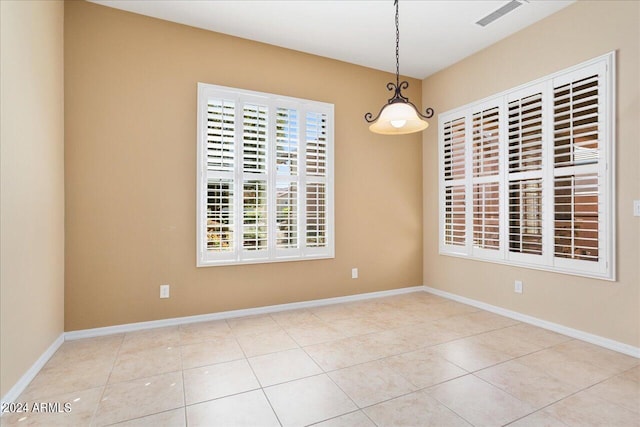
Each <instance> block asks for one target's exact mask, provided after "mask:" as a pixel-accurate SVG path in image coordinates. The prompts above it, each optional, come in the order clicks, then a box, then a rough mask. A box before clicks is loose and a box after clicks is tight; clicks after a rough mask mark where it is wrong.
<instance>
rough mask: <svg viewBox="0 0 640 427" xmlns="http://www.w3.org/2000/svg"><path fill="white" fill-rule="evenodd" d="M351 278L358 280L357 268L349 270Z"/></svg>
mask: <svg viewBox="0 0 640 427" xmlns="http://www.w3.org/2000/svg"><path fill="white" fill-rule="evenodd" d="M351 278H352V279H357V278H358V269H357V268H352V269H351Z"/></svg>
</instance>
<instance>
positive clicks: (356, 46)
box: [89, 0, 574, 79]
mask: <svg viewBox="0 0 640 427" xmlns="http://www.w3.org/2000/svg"><path fill="white" fill-rule="evenodd" d="M89 1H92V2H94V3H98V4H102V5H104V6H109V7H114V8H117V9H122V10H127V11H130V12H134V13H139V14H142V15H148V16H152V17H155V18H160V19H165V20H168V21H173V22H178V23H181V24H186V25H190V26H193V27H199V28H204V29H207V30H211V31H216V32H220V33H225V34H230V35H233V36H237V37H242V38H246V39H250V40H256V41H260V42H264V43H269V44H272V45H276V46H282V47H286V48H289V49H294V50H298V51H302V52H307V53H312V54H315V55H320V56H325V57H328V58H333V59H338V60H341V61H346V62H350V63H353V64H358V65H363V66H366V67H371V68H375V69H378V70H383V71H388V72H392V73H395V21H394V19H395V8H394V6H393V0H340V1H335V0H253V1H249V0H233V1H228V0H188V1H186V0H89ZM520 1H521V3H522V6H520V7H518V8H516V9H515V10H514V11H512V12H510V13H508V14H507V15H505V16H503V17H501V18H499V19H497V20H496V21H494V22H493V23H492V24H489V25H488V26H486V27H484V28H483V27H480V26H479V25H477V24H475V22H476V21H478V20H479V19H481V18H483V17H484V16H486V15H488V14H489V13H491V12H493V11H495V10H496V9H498V8H500V7H502V6H503V5H505V4H506V3H508V2H509V0H501V1H485V0H400V74H403V75H406V76H410V77H415V78H419V79H422V78H425V77H427V76H429V75H431V74H433V73H435V72H437V71H439V70H442V69H444V68H446V67H448V66H449V65H451V64H454V63H456V62H458V61H459V60H461V59H463V58H465V57H467V56H469V55H471V54H473V53H474V52H477V51H479V50H481V49H483V48H485V47H487V46H489V45H491V44H493V43H495V42H497V41H498V40H500V39H502V38H504V37H507V36H508V35H510V34H512V33H515V32H517V31H519V30H520V29H522V28H524V27H527V26H529V25H531V24H533V23H534V22H536V21H538V20H540V19H542V18H545V17H546V16H549V15H551V14H553V13H555V12H557V11H559V10H560V9H562V8H564V7H566V6H568V5H570V4H571V3H573V2H574V0H569V1H565V0H554V1H551V0H529V1H527V0H520Z"/></svg>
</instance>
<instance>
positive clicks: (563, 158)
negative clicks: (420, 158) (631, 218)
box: [439, 52, 615, 280]
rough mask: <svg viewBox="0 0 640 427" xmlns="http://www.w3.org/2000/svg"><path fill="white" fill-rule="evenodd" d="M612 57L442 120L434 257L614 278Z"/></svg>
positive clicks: (574, 68)
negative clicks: (437, 217) (438, 227)
mask: <svg viewBox="0 0 640 427" xmlns="http://www.w3.org/2000/svg"><path fill="white" fill-rule="evenodd" d="M614 59H615V56H614V53H613V52H612V53H609V54H607V55H604V56H602V57H599V58H595V59H593V60H591V61H588V62H585V63H583V64H580V65H578V66H575V67H572V68H571V69H568V70H564V71H561V72H559V73H556V74H553V75H551V76H547V77H545V78H542V79H540V80H537V81H535V82H531V83H528V84H526V85H523V86H520V87H518V88H515V89H512V90H508V91H506V92H503V93H501V94H498V95H496V96H492V97H490V98H487V99H485V100H482V101H478V102H475V103H472V104H470V105H466V106H463V107H461V108H457V109H455V110H452V111H449V112H446V113H443V114H440V116H439V129H440V138H439V146H440V151H439V153H440V159H439V164H440V237H439V239H440V244H439V246H440V253H441V254H444V255H453V256H460V257H467V258H473V259H479V260H486V261H493V262H500V263H506V264H510V265H518V266H523V267H530V268H538V269H544V270H550V271H557V272H563V273H568V274H577V275H583V276H589V277H598V278H604V279H610V280H613V279H615V274H614V273H615V272H614V248H615V242H614V237H615V235H614V211H613V209H614V206H613V201H614V200H615V197H614V185H613V184H614V182H613V177H614V175H613V169H614V168H613V166H614V165H613V159H614V155H613V154H614V153H613V150H614V141H613V123H614V109H613V99H614V98H613V97H614V93H615V90H614V81H613V76H614V75H615V71H614V69H613V66H614Z"/></svg>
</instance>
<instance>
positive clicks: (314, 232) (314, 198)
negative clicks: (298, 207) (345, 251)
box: [305, 112, 327, 248]
mask: <svg viewBox="0 0 640 427" xmlns="http://www.w3.org/2000/svg"><path fill="white" fill-rule="evenodd" d="M305 122H306V135H305V139H306V151H305V168H306V173H307V177H306V208H307V209H306V236H307V238H306V242H307V247H309V248H321V247H324V246H326V244H327V236H326V233H327V210H326V209H327V203H326V201H327V194H326V190H325V187H326V182H327V180H326V178H327V117H326V115H325V114H322V113H316V112H308V113H307V114H306V116H305Z"/></svg>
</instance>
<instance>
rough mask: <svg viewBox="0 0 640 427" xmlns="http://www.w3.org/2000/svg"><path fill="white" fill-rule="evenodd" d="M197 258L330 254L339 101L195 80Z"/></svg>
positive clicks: (203, 262) (222, 260)
mask: <svg viewBox="0 0 640 427" xmlns="http://www.w3.org/2000/svg"><path fill="white" fill-rule="evenodd" d="M197 213H198V219H197V222H198V223H197V230H198V235H197V257H198V258H197V260H198V262H197V265H198V266H211V265H227V264H242V263H260V262H276V261H294V260H301V259H317V258H333V254H334V237H333V105H331V104H325V103H321V102H315V101H307V100H303V99H295V98H289V97H284V96H277V95H272V94H266V93H259V92H251V91H246V90H240V89H233V88H227V87H221V86H214V85H208V84H204V83H199V84H198V206H197Z"/></svg>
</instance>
